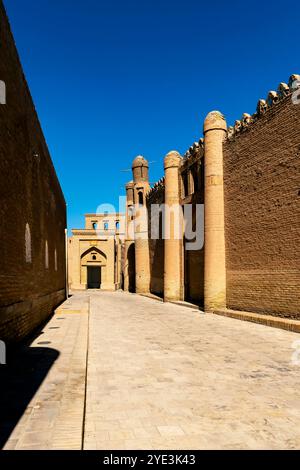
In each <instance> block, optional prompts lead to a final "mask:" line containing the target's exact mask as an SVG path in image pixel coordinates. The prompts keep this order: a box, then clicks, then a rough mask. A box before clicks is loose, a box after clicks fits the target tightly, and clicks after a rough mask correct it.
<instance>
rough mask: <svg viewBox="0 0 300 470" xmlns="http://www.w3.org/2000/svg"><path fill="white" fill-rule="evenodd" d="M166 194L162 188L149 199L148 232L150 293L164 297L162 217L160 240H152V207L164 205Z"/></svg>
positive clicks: (153, 191)
mask: <svg viewBox="0 0 300 470" xmlns="http://www.w3.org/2000/svg"><path fill="white" fill-rule="evenodd" d="M164 201H165V192H164V187H163V186H161V187H159V188H157V189H156V190H152V192H151V194H150V195H149V196H148V197H147V209H148V230H149V252H150V253H149V259H150V292H151V293H152V294H155V295H158V296H160V297H163V294H164V253H165V252H164V240H163V238H162V222H163V221H162V215H161V214H160V221H159V222H160V227H159V238H158V239H152V238H151V205H152V204H164Z"/></svg>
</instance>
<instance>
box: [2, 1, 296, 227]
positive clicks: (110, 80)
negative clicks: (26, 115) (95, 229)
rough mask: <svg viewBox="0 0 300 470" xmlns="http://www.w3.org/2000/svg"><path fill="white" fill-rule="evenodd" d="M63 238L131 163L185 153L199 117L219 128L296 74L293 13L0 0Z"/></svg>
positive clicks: (240, 7)
mask: <svg viewBox="0 0 300 470" xmlns="http://www.w3.org/2000/svg"><path fill="white" fill-rule="evenodd" d="M4 3H5V6H6V9H7V12H8V15H9V18H10V21H11V26H12V29H13V32H14V36H15V40H16V43H17V47H18V50H19V54H20V57H21V61H22V64H23V68H24V71H25V75H26V78H27V81H28V83H29V86H30V89H31V93H32V96H33V99H34V102H35V105H36V108H37V111H38V114H39V118H40V121H41V124H42V127H43V130H44V134H45V137H46V140H47V143H48V146H49V150H50V153H51V156H52V159H53V162H54V165H55V168H56V171H57V174H58V177H59V179H60V182H61V185H62V189H63V191H64V194H65V198H66V200H67V203H68V224H69V228H75V227H76V228H79V227H81V226H83V214H84V213H86V212H94V211H96V209H97V207H98V205H99V204H101V203H112V204H115V205H117V203H118V197H119V195H124V189H123V187H124V184H125V183H126V181H128V180H129V179H131V173H126V172H121V170H124V169H127V168H130V166H131V162H132V160H133V158H134V157H135V156H136V155H138V154H143V155H144V156H145V158H147V159H148V160H149V161H154V162H155V163H153V164H152V165H151V167H150V179H151V181H153V182H154V181H156V180H157V179H159V178H160V177H161V176H162V175H163V157H164V155H165V154H166V153H167V152H168V151H170V150H173V149H176V150H178V151H179V152H181V153H182V154H183V153H185V151H186V150H187V149H188V147H189V146H190V145H191V144H192V143H193V142H194V141H197V140H199V138H200V137H201V136H202V125H203V120H204V118H205V116H206V114H207V113H208V112H209V111H211V110H214V109H219V110H220V111H222V112H223V113H224V114H225V116H226V119H227V122H228V124H229V125H230V124H232V123H233V122H234V120H235V119H239V118H240V117H241V115H242V113H243V112H249V113H253V112H254V111H255V108H256V103H257V101H258V99H259V98H265V97H266V95H267V92H268V91H269V90H271V89H276V88H277V86H278V84H279V83H280V82H281V81H285V82H287V81H288V78H289V76H290V75H291V74H292V73H300V60H299V56H300V54H299V51H298V47H299V15H300V3H299V2H294V3H289V4H284V3H282V2H278V1H273V2H271V1H262V0H261V1H257V0H252V1H251V2H242V1H228V2H225V1H220V0H215V1H214V2H208V1H205V2H204V1H203V2H202V1H200V0H185V1H177V0H172V1H171V0H160V1H159V0H152V1H148V0H139V1H137V0H128V1H127V0H123V1H122V0H117V1H105V2H104V1H102V0H85V1H81V0H27V1H24V0H4Z"/></svg>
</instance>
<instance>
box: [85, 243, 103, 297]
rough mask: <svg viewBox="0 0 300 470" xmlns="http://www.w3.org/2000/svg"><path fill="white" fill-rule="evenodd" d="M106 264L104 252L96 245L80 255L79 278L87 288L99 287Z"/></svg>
mask: <svg viewBox="0 0 300 470" xmlns="http://www.w3.org/2000/svg"><path fill="white" fill-rule="evenodd" d="M106 264H107V257H106V254H105V253H104V252H103V251H101V250H99V248H97V247H96V246H92V247H91V248H89V249H88V250H86V251H85V252H84V253H83V254H82V255H81V280H82V283H84V284H86V287H87V288H88V289H101V284H102V278H103V274H104V271H105V269H106Z"/></svg>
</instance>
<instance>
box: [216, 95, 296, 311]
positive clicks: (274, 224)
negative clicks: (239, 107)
mask: <svg viewBox="0 0 300 470" xmlns="http://www.w3.org/2000/svg"><path fill="white" fill-rule="evenodd" d="M224 183H225V184H224V188H225V236H226V265H227V307H228V308H232V309H237V310H246V311H252V312H259V313H272V314H276V315H278V316H282V317H290V318H300V297H299V296H300V272H299V268H300V232H299V228H300V105H293V104H292V102H291V97H290V96H288V97H286V98H284V99H283V100H282V101H280V102H279V103H277V104H276V105H273V107H272V108H270V109H268V110H267V112H266V113H265V114H264V115H262V116H261V117H260V118H259V119H258V120H257V121H256V122H254V123H252V124H251V125H250V126H249V127H248V129H247V130H246V131H244V132H242V133H240V134H238V135H236V136H235V137H233V138H232V140H229V141H226V143H225V145H224Z"/></svg>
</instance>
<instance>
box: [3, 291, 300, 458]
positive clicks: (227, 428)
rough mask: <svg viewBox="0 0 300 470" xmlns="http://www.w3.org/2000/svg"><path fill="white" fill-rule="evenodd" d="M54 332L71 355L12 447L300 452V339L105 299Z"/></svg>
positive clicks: (54, 343)
mask: <svg viewBox="0 0 300 470" xmlns="http://www.w3.org/2000/svg"><path fill="white" fill-rule="evenodd" d="M88 302H90V313H89V315H88V313H87V308H88ZM88 317H89V326H88ZM61 318H63V319H61ZM57 327H59V328H60V329H56V328H57ZM54 328H55V329H54ZM88 329H89V338H88V341H87V331H88ZM43 331H44V334H43V335H42V336H40V337H39V338H38V339H36V340H35V342H34V343H33V345H32V346H31V348H29V349H30V350H33V349H35V348H37V349H38V351H41V350H43V348H45V349H46V350H48V355H49V348H51V350H52V354H53V351H57V352H58V353H59V355H58V357H55V360H54V361H53V364H51V365H49V371H48V373H45V377H44V378H43V381H42V383H41V385H40V387H39V388H38V389H37V391H36V393H35V395H34V396H33V398H32V399H31V401H29V402H28V406H27V409H26V411H25V412H24V413H23V417H22V418H21V420H20V421H19V424H18V425H16V426H15V429H14V431H13V432H12V433H11V435H10V439H9V440H8V442H7V443H6V446H5V448H7V449H9V448H17V449H28V448H34V449H38V448H41V449H44V448H49V449H54V448H62V449H64V448H80V447H81V446H83V447H84V448H85V449H140V448H141V449H151V448H154V449H208V448H212V449H248V448H250V449H265V448H268V449H270V448H271V449H278V448H298V449H299V448H300V374H299V372H300V366H296V365H292V364H291V355H292V353H293V349H292V343H293V342H294V341H295V340H296V339H299V335H297V334H296V333H291V332H288V331H284V330H279V329H275V328H269V327H266V326H262V325H257V324H253V323H247V322H242V321H238V320H234V319H230V318H225V317H221V316H217V315H204V314H201V313H200V312H199V311H197V310H194V309H191V308H186V307H182V306H178V305H173V304H163V303H161V302H158V301H156V300H153V299H149V298H146V297H141V296H137V295H133V294H126V293H122V292H116V293H109V292H96V291H95V292H91V291H90V292H86V293H80V294H75V295H74V296H73V297H72V298H71V299H70V300H69V301H68V303H67V304H66V305H64V306H63V307H62V309H60V311H59V312H58V313H57V314H56V315H55V316H54V317H53V318H52V320H51V321H50V322H49V323H48V325H47V326H46V327H45V329H44V330H43ZM43 342H46V343H48V342H50V344H44V345H43V344H41V343H43ZM87 344H88V369H87V389H86V410H85V418H84V417H83V410H84V396H85V395H84V392H85V361H86V350H87ZM46 355H47V354H46ZM44 363H45V360H44ZM11 380H12V379H11ZM11 383H12V384H13V381H12V382H11ZM82 435H83V436H84V441H83V442H81V437H82Z"/></svg>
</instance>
